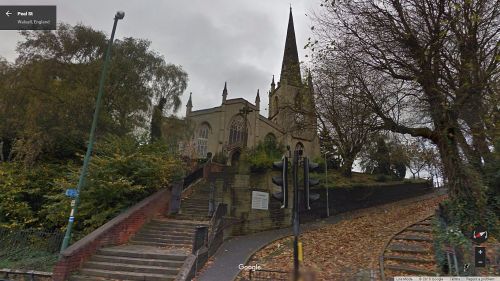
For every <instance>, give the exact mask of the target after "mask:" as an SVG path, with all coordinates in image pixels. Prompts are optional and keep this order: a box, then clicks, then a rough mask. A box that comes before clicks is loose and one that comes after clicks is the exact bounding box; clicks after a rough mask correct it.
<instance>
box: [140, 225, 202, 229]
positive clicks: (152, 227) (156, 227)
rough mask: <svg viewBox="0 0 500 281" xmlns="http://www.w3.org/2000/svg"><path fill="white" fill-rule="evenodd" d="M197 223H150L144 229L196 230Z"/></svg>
mask: <svg viewBox="0 0 500 281" xmlns="http://www.w3.org/2000/svg"><path fill="white" fill-rule="evenodd" d="M196 226H197V225H195V224H193V225H167V224H148V225H146V226H144V229H158V230H181V231H183V230H194V229H195V228H196Z"/></svg>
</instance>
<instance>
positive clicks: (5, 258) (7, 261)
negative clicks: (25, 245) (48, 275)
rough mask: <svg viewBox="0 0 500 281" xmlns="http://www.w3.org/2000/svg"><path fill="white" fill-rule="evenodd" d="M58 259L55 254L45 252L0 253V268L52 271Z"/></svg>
mask: <svg viewBox="0 0 500 281" xmlns="http://www.w3.org/2000/svg"><path fill="white" fill-rule="evenodd" d="M57 259H58V254H57V253H49V252H46V251H37V250H31V251H19V252H16V253H12V252H9V253H6V252H1V251H0V268H10V269H21V270H22V269H24V270H38V271H47V272H50V271H52V268H53V267H54V265H55V264H56V262H57Z"/></svg>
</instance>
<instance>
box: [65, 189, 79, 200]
mask: <svg viewBox="0 0 500 281" xmlns="http://www.w3.org/2000/svg"><path fill="white" fill-rule="evenodd" d="M66 196H68V197H69V198H76V196H78V191H77V190H76V189H74V188H70V189H66Z"/></svg>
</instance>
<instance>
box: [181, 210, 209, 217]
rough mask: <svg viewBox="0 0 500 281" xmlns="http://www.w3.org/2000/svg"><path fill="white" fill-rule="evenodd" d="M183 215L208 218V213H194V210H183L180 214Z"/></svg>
mask: <svg viewBox="0 0 500 281" xmlns="http://www.w3.org/2000/svg"><path fill="white" fill-rule="evenodd" d="M179 214H181V215H195V216H208V211H193V210H182V211H180V212H179Z"/></svg>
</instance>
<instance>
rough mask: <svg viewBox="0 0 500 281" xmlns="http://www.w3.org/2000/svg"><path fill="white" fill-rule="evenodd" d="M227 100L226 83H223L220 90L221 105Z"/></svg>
mask: <svg viewBox="0 0 500 281" xmlns="http://www.w3.org/2000/svg"><path fill="white" fill-rule="evenodd" d="M226 99H227V82H224V90H222V103H226Z"/></svg>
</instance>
